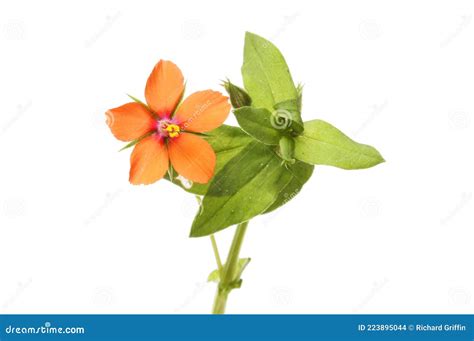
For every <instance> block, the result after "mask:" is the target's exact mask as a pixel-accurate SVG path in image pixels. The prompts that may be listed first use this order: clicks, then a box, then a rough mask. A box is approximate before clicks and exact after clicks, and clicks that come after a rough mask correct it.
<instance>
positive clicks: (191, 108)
mask: <svg viewBox="0 0 474 341" xmlns="http://www.w3.org/2000/svg"><path fill="white" fill-rule="evenodd" d="M229 112H230V104H229V102H228V101H227V97H225V96H223V95H222V94H221V93H220V92H218V91H212V90H205V91H198V92H195V93H193V94H192V95H190V96H189V97H188V98H186V99H185V100H184V102H183V103H182V104H181V105H180V106H179V108H178V110H177V112H176V115H175V116H174V118H175V119H176V121H177V122H179V123H180V125H181V126H182V128H183V129H184V130H188V131H193V132H197V133H203V132H206V131H210V130H212V129H215V128H217V127H219V126H220V125H221V124H222V123H224V121H225V120H226V118H227V116H229Z"/></svg>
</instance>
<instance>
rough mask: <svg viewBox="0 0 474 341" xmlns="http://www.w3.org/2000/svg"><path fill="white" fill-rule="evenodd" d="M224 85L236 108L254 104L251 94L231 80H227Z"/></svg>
mask: <svg viewBox="0 0 474 341" xmlns="http://www.w3.org/2000/svg"><path fill="white" fill-rule="evenodd" d="M222 85H223V86H224V88H225V90H226V91H227V93H228V94H229V97H230V103H231V104H232V106H233V107H234V109H238V108H241V107H248V106H250V105H251V104H252V99H251V98H250V96H249V94H248V93H247V92H246V91H245V90H244V89H242V88H241V87H238V86H237V85H234V84H232V83H231V82H230V81H229V80H226V81H225V82H224V83H223V84H222Z"/></svg>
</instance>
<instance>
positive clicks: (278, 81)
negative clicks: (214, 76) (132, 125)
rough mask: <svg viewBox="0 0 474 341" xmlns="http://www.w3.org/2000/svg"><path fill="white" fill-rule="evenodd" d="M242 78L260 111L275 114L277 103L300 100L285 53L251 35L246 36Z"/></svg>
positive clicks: (262, 39) (253, 102) (260, 38)
mask: <svg viewBox="0 0 474 341" xmlns="http://www.w3.org/2000/svg"><path fill="white" fill-rule="evenodd" d="M242 78H243V80H244V85H245V89H246V90H247V91H248V93H249V95H250V97H251V98H252V106H254V107H256V108H266V109H268V110H269V111H270V112H272V111H273V106H274V105H275V104H276V103H279V102H284V101H287V100H291V99H296V98H297V97H298V94H297V91H296V88H295V85H294V83H293V79H292V78H291V74H290V71H289V69H288V65H287V64H286V62H285V59H284V58H283V55H282V54H281V52H280V51H279V50H278V48H277V47H276V46H275V45H273V44H272V43H271V42H269V41H268V40H266V39H264V38H262V37H260V36H258V35H256V34H253V33H250V32H247V33H246V34H245V46H244V64H243V65H242Z"/></svg>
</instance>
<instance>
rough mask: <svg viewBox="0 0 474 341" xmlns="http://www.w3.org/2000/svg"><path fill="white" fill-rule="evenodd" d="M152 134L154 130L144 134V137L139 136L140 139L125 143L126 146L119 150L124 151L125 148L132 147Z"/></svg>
mask: <svg viewBox="0 0 474 341" xmlns="http://www.w3.org/2000/svg"><path fill="white" fill-rule="evenodd" d="M151 135H153V132H149V133H147V134H145V135H143V136H142V137H139V138H138V139H135V140H133V141H132V142H130V143H128V144H127V145H125V147H123V148H121V149H120V150H119V152H121V151H124V150H125V149H128V148H131V147H133V146H135V145H136V144H137V143H138V142H140V141H141V140H143V139H144V138H146V137H148V136H151Z"/></svg>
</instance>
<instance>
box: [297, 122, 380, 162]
mask: <svg viewBox="0 0 474 341" xmlns="http://www.w3.org/2000/svg"><path fill="white" fill-rule="evenodd" d="M304 128H305V130H304V133H303V135H301V136H298V137H297V138H296V140H295V158H296V159H298V160H301V161H304V162H306V163H310V164H314V165H328V166H334V167H339V168H342V169H362V168H369V167H373V166H375V165H377V164H379V163H381V162H384V161H385V160H384V159H383V157H382V155H380V153H379V152H378V151H377V150H376V149H375V148H374V147H371V146H368V145H365V144H360V143H357V142H355V141H353V140H351V139H350V138H349V137H347V136H346V135H344V133H342V132H341V131H340V130H339V129H337V128H335V127H333V126H332V125H330V124H329V123H327V122H324V121H321V120H314V121H309V122H305V124H304Z"/></svg>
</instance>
